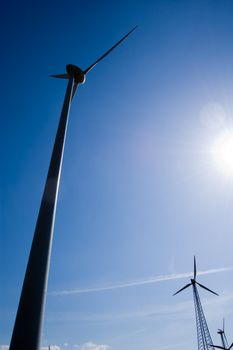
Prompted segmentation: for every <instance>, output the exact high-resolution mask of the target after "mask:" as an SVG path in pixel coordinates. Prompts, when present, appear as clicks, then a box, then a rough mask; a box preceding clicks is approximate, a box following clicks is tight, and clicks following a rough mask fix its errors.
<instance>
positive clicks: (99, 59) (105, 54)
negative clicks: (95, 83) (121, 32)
mask: <svg viewBox="0 0 233 350" xmlns="http://www.w3.org/2000/svg"><path fill="white" fill-rule="evenodd" d="M136 28H137V26H136V27H134V28H133V29H131V30H130V32H129V33H127V34H126V35H125V36H123V38H122V39H120V40H119V41H118V42H117V43H116V44H115V45H113V46H112V47H111V48H110V49H109V50H108V51H106V52H105V53H104V54H103V55H102V56H101V57H100V58H98V60H97V61H95V62H94V63H92V64H91V65H90V66H89V67H88V68H87V69H86V70H84V74H87V73H88V72H89V71H90V70H91V69H92V68H94V67H95V65H96V64H97V63H99V62H100V61H101V60H102V59H103V58H104V57H106V56H107V55H108V54H109V53H110V52H111V51H112V50H114V49H115V47H117V46H118V45H120V43H122V41H123V40H125V39H126V38H127V37H128V36H129V35H130V34H131V33H132V32H133V31H134V30H135V29H136Z"/></svg>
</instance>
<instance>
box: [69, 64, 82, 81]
mask: <svg viewBox="0 0 233 350" xmlns="http://www.w3.org/2000/svg"><path fill="white" fill-rule="evenodd" d="M66 71H67V74H68V75H69V76H73V77H74V81H75V83H76V84H84V83H85V81H86V75H85V74H84V72H83V70H82V69H81V68H79V67H77V66H75V65H74V64H67V66H66Z"/></svg>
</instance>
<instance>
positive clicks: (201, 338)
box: [173, 256, 218, 350]
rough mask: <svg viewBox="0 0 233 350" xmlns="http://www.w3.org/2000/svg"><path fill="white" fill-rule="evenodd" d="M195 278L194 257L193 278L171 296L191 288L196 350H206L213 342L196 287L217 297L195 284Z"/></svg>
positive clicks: (197, 283) (209, 290)
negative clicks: (195, 328)
mask: <svg viewBox="0 0 233 350" xmlns="http://www.w3.org/2000/svg"><path fill="white" fill-rule="evenodd" d="M196 277H197V267H196V258H195V256H194V272H193V278H191V282H190V283H188V284H186V285H185V286H184V287H183V288H181V289H179V290H178V291H177V292H176V293H175V294H173V295H176V294H178V293H180V292H181V291H183V290H184V289H186V288H188V287H190V286H192V288H193V299H194V308H195V316H196V326H197V343H198V350H208V349H209V346H212V344H213V342H212V339H211V336H210V332H209V328H208V325H207V322H206V319H205V315H204V311H203V308H202V305H201V300H200V297H199V294H198V290H197V286H196V285H199V286H200V287H201V288H203V289H205V290H207V291H208V292H210V293H213V294H215V295H218V294H217V293H215V292H213V291H212V290H211V289H209V288H207V287H205V286H203V285H202V284H201V283H199V282H197V280H196Z"/></svg>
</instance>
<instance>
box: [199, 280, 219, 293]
mask: <svg viewBox="0 0 233 350" xmlns="http://www.w3.org/2000/svg"><path fill="white" fill-rule="evenodd" d="M196 283H197V284H198V285H199V286H200V287H201V288H204V289H206V290H208V291H209V292H210V293H213V294H215V295H217V296H218V294H217V293H215V292H213V291H212V290H211V289H209V288H207V287H205V286H203V284H201V283H198V282H196Z"/></svg>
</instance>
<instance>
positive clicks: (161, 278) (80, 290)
mask: <svg viewBox="0 0 233 350" xmlns="http://www.w3.org/2000/svg"><path fill="white" fill-rule="evenodd" d="M227 271H233V267H222V268H218V269H210V270H205V271H200V272H198V273H197V275H198V276H201V275H209V274H214V273H220V272H227ZM192 276H193V272H185V273H174V274H170V275H160V276H155V277H149V278H147V279H143V280H134V281H126V282H122V283H118V284H111V285H105V286H97V287H90V288H75V289H70V290H61V291H54V292H51V293H50V295H53V296H66V295H75V294H86V293H96V292H105V291H111V290H115V289H121V288H128V287H137V286H143V285H146V284H154V283H159V282H164V281H170V280H177V279H183V278H189V277H192Z"/></svg>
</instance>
